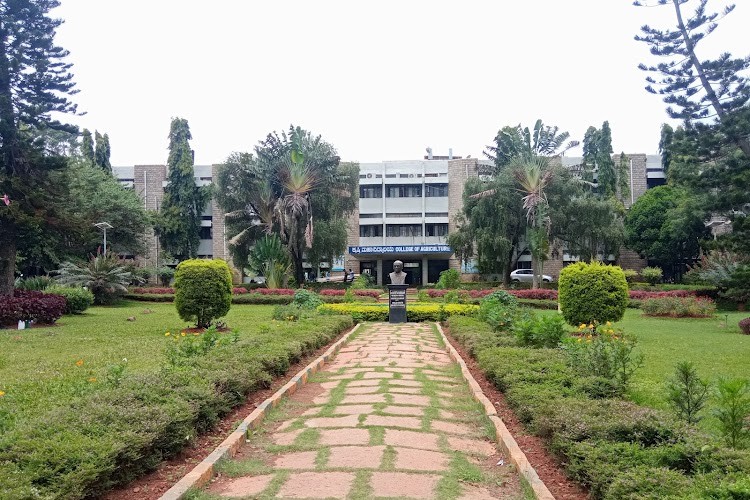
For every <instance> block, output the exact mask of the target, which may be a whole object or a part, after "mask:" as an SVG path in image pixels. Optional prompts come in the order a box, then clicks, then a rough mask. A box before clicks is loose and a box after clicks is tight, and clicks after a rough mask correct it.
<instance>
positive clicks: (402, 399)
mask: <svg viewBox="0 0 750 500" xmlns="http://www.w3.org/2000/svg"><path fill="white" fill-rule="evenodd" d="M391 397H392V398H393V402H394V403H395V404H399V405H415V406H429V405H430V397H429V396H416V395H413V394H392V395H391Z"/></svg>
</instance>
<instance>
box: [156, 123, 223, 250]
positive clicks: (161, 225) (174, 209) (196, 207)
mask: <svg viewBox="0 0 750 500" xmlns="http://www.w3.org/2000/svg"><path fill="white" fill-rule="evenodd" d="M190 139H192V136H191V135H190V127H189V126H188V122H187V120H185V119H184V118H173V119H172V124H171V127H170V131H169V157H168V159H167V166H168V169H169V171H168V173H167V180H168V182H169V183H168V185H167V190H166V192H165V193H164V201H163V202H162V206H161V210H160V213H159V222H158V224H157V232H158V233H159V241H160V243H161V245H162V248H163V249H164V250H165V251H166V252H168V253H170V254H172V255H173V256H174V257H175V258H176V259H177V260H180V261H181V260H185V259H189V258H193V257H196V256H197V255H198V245H199V243H200V229H201V214H202V213H203V209H204V207H205V205H206V202H207V201H208V198H209V194H210V193H209V192H208V190H207V189H206V188H203V187H198V186H196V184H195V174H194V168H193V152H192V150H191V149H190V143H189V141H190Z"/></svg>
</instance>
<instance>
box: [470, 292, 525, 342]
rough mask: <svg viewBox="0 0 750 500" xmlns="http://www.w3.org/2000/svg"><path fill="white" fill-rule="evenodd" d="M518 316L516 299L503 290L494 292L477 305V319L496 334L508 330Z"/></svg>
mask: <svg viewBox="0 0 750 500" xmlns="http://www.w3.org/2000/svg"><path fill="white" fill-rule="evenodd" d="M517 314H518V299H516V298H515V297H514V296H512V295H511V294H509V293H508V292H506V291H504V290H495V291H494V292H492V293H491V294H489V295H487V296H485V297H484V298H483V299H482V301H481V302H480V303H479V319H481V320H482V321H486V322H487V323H488V324H489V325H490V326H491V327H492V329H493V330H495V331H496V332H499V331H503V330H508V329H510V328H511V327H512V326H513V321H514V320H515V318H516V316H517Z"/></svg>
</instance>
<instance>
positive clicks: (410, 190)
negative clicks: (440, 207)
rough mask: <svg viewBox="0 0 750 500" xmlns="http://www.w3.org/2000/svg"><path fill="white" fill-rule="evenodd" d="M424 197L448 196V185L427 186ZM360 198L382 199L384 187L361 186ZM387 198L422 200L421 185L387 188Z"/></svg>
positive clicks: (397, 185)
mask: <svg viewBox="0 0 750 500" xmlns="http://www.w3.org/2000/svg"><path fill="white" fill-rule="evenodd" d="M424 195H425V196H426V197H427V198H436V197H445V196H448V184H425V186H424ZM359 197H360V198H382V197H383V186H360V187H359ZM385 197H386V198H421V197H422V186H421V184H416V185H414V184H404V185H399V184H394V185H391V186H386V187H385Z"/></svg>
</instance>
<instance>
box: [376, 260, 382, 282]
mask: <svg viewBox="0 0 750 500" xmlns="http://www.w3.org/2000/svg"><path fill="white" fill-rule="evenodd" d="M375 271H377V274H378V286H383V283H384V280H383V259H378V263H377V264H376V265H375Z"/></svg>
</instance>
